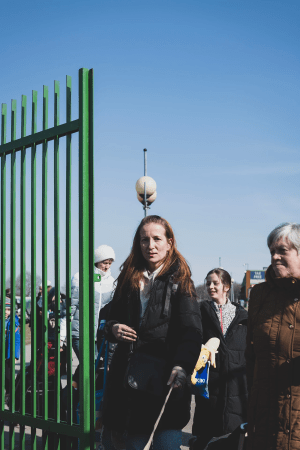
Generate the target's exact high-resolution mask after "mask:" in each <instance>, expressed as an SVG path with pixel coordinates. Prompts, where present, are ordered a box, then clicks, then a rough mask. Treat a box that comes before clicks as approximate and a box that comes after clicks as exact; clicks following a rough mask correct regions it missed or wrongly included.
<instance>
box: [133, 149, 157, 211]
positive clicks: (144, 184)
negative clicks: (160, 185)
mask: <svg viewBox="0 0 300 450" xmlns="http://www.w3.org/2000/svg"><path fill="white" fill-rule="evenodd" d="M135 189H136V192H137V198H138V200H139V202H141V203H142V204H143V205H144V207H143V209H144V211H145V217H146V216H147V211H148V209H150V205H151V204H152V203H153V202H154V201H155V199H156V197H157V193H156V182H155V181H154V180H153V178H151V177H148V176H147V149H146V148H144V176H143V177H141V178H139V179H138V180H137V182H136V184H135Z"/></svg>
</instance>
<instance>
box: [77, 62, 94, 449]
mask: <svg viewBox="0 0 300 450" xmlns="http://www.w3.org/2000/svg"><path fill="white" fill-rule="evenodd" d="M89 182H90V179H89V71H88V70H87V69H80V71H79V279H80V284H79V311H80V314H79V330H80V333H79V339H80V374H79V377H80V427H81V429H82V435H81V438H80V450H88V448H89V447H90V445H89V444H90V435H91V433H92V434H94V424H93V423H91V422H90V414H91V407H92V408H94V401H95V400H94V398H93V399H91V393H90V385H89V378H90V373H89V370H90V364H92V365H94V361H91V360H90V355H91V351H90V346H91V345H92V346H94V335H93V338H92V339H91V338H90V337H89V339H87V336H89V335H90V332H92V333H94V330H93V329H92V330H89V321H90V314H89V313H90V308H91V305H90V298H89V297H90V277H93V272H92V273H91V270H90V267H89V265H90V261H91V258H90V254H89V253H90V243H89V238H90V237H89V232H90V228H89V213H90V211H89ZM92 307H93V308H94V305H92Z"/></svg>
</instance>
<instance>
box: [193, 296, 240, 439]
mask: <svg viewBox="0 0 300 450" xmlns="http://www.w3.org/2000/svg"><path fill="white" fill-rule="evenodd" d="M234 305H235V306H236V314H235V317H234V319H233V321H232V322H231V324H230V326H229V328H228V330H227V334H226V337H225V338H224V335H223V333H222V330H221V326H220V322H219V319H218V316H217V314H216V312H215V310H214V308H213V306H212V304H211V303H210V302H208V301H204V302H201V303H200V310H201V315H202V324H203V342H204V343H205V342H207V341H208V340H209V339H210V338H212V337H217V338H219V339H220V347H219V349H218V353H217V354H216V366H217V367H216V369H214V368H212V367H211V368H210V373H209V383H208V390H209V399H204V398H203V397H200V396H196V412H195V416H194V425H193V434H194V435H196V436H199V437H200V441H201V443H202V444H205V443H207V442H208V441H209V440H210V439H211V438H212V437H214V436H222V435H224V434H227V433H231V432H232V431H233V430H234V429H235V428H237V427H238V426H239V425H240V424H241V423H243V422H246V413H247V399H248V393H247V381H246V367H245V364H246V362H245V348H246V335H247V318H248V313H247V311H245V309H244V308H242V307H241V306H240V305H238V304H236V303H234Z"/></svg>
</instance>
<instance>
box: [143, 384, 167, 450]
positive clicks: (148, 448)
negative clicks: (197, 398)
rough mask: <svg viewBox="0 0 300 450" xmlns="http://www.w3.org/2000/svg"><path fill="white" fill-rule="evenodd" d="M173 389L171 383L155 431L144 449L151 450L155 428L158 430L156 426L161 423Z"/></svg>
mask: <svg viewBox="0 0 300 450" xmlns="http://www.w3.org/2000/svg"><path fill="white" fill-rule="evenodd" d="M172 390H173V384H172V385H171V387H170V390H169V392H168V395H167V396H166V399H165V402H164V404H163V407H162V408H161V411H160V413H159V416H158V418H157V421H156V422H155V425H154V428H153V431H152V433H151V435H150V438H149V441H148V442H147V444H146V446H145V447H144V450H150V447H151V444H152V439H153V436H154V433H155V430H156V428H157V426H158V424H159V421H160V419H161V416H162V415H163V412H164V410H165V407H166V404H167V401H168V400H169V397H170V395H171V392H172Z"/></svg>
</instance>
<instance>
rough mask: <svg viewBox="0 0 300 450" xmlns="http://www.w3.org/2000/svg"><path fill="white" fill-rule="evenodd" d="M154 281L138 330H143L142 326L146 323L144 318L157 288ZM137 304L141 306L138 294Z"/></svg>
mask: <svg viewBox="0 0 300 450" xmlns="http://www.w3.org/2000/svg"><path fill="white" fill-rule="evenodd" d="M155 281H156V280H154V282H153V287H152V289H151V291H150V297H149V300H148V303H147V306H146V309H145V312H144V315H143V317H142V320H141V322H140V326H139V329H140V330H141V329H142V328H143V326H144V325H145V322H146V316H147V313H148V310H149V308H150V305H151V304H152V303H153V298H155V293H156V287H157V285H156V283H155ZM139 304H140V306H141V299H140V294H139Z"/></svg>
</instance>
